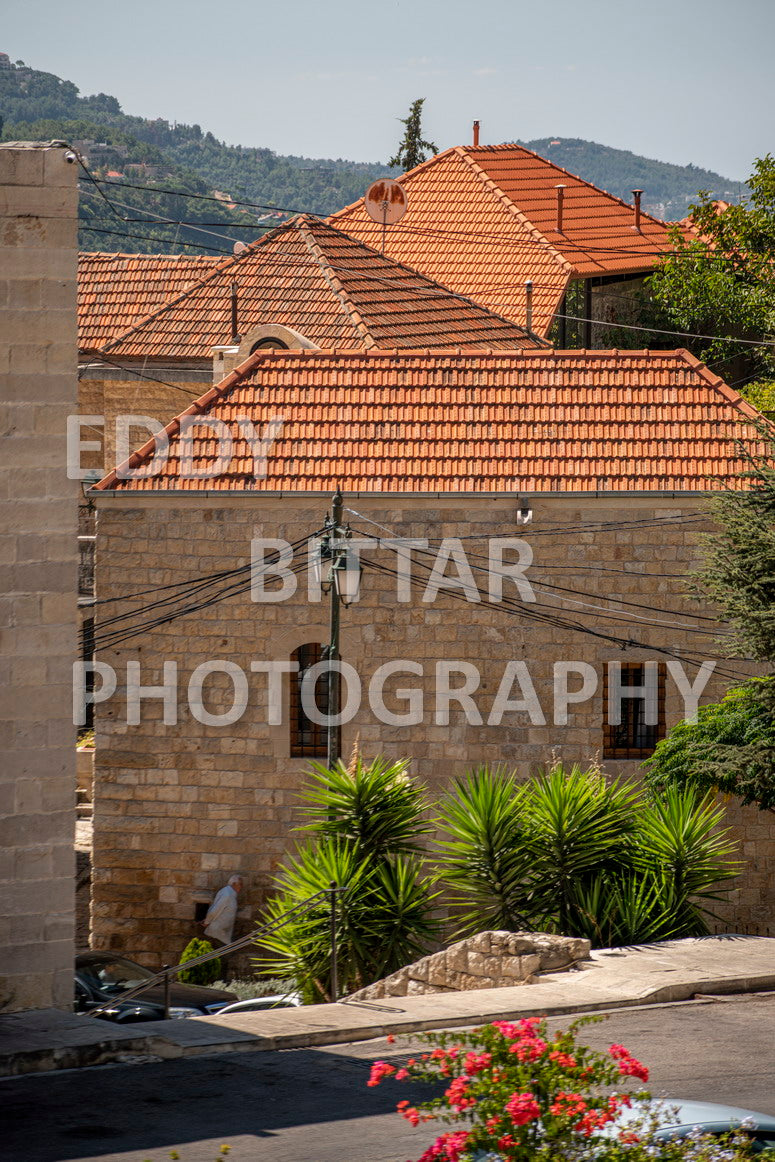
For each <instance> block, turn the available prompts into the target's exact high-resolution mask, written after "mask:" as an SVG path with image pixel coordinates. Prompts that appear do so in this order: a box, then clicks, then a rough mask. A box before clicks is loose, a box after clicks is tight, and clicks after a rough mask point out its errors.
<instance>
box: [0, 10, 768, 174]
mask: <svg viewBox="0 0 775 1162" xmlns="http://www.w3.org/2000/svg"><path fill="white" fill-rule="evenodd" d="M0 51H5V52H8V53H9V54H10V56H11V58H12V59H13V60H17V59H22V60H24V61H25V62H26V63H27V64H29V65H32V66H33V67H34V68H38V69H45V70H47V71H49V72H53V73H56V74H57V75H59V76H61V77H65V78H66V79H68V80H71V81H73V82H74V83H75V84H76V85H78V87H79V89H80V90H81V92H82V93H83V94H84V95H86V94H90V93H94V92H99V91H102V92H107V93H111V94H113V95H114V96H116V97H118V99H119V101H120V102H121V104H122V106H123V108H124V110H125V111H126V112H128V113H135V114H140V115H142V116H146V117H159V116H161V117H166V118H167V119H168V120H170V121H173V120H178V121H186V122H199V124H200V125H201V126H202V128H203V129H209V130H211V131H212V132H213V133H214V134H215V135H216V137H218V138H221V139H223V140H226V141H228V142H230V143H241V144H242V145H261V146H268V147H269V148H271V149H274V150H276V151H277V152H278V153H295V154H303V155H306V156H311V157H346V158H353V159H355V160H359V161H385V160H386V159H387V158H388V156H389V155H390V154H391V152H392V151H393V150H394V147H395V145H396V144H397V141H398V138H399V135H400V130H401V127H400V126H399V124H398V121H397V120H396V119H397V118H398V117H400V116H405V115H406V111H407V109H408V106H409V103H410V101H412V100H413V99H414V98H416V97H425V98H426V103H425V121H424V127H425V129H426V135H427V136H429V137H430V138H431V140H433V141H435V142H436V144H437V145H438V146H439V148H445V147H447V146H449V145H454V144H460V143H467V142H468V141H469V140H470V136H471V128H470V127H471V122H472V120H473V119H474V118H479V120H480V121H481V123H482V141H483V142H488V143H489V142H499V141H509V140H513V139H514V138H522V139H530V138H534V137H546V136H548V135H550V134H552V135H556V136H558V137H585V138H589V139H590V140H593V141H599V142H602V143H603V144H605V145H612V146H616V147H618V148H621V149H631V150H633V151H634V152H635V153H642V154H645V155H646V156H648V157H654V158H659V159H660V160H663V161H673V162H677V163H679V164H682V165H685V164H687V163H689V162H693V163H694V164H695V165H700V166H703V167H707V168H709V169H714V170H717V171H719V172H720V173H722V174H724V175H725V176H727V177H731V178H734V179H741V178H745V177H746V176H747V175H748V173H749V172H750V166H751V162H752V160H753V158H754V157H757V156H761V155H763V154H765V153H767V152H769V151H773V152H775V132H774V130H775V79H774V76H773V73H774V64H773V62H774V61H775V0H530V2H528V0H381V2H375V0H327V2H326V0H320V2H318V0H286V2H285V3H283V2H282V0H277V2H276V3H273V4H268V3H266V2H265V0H228V2H227V3H220V4H219V3H203V2H202V0H153V2H151V0H121V3H117V2H116V0H2V4H1V5H0Z"/></svg>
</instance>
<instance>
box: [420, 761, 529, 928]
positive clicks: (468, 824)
mask: <svg viewBox="0 0 775 1162" xmlns="http://www.w3.org/2000/svg"><path fill="white" fill-rule="evenodd" d="M437 824H438V826H440V827H441V828H442V829H443V830H444V831H445V832H446V834H447V836H448V838H446V839H443V840H442V841H441V842H440V844H439V855H438V856H437V861H438V864H439V868H440V872H441V875H442V877H443V879H444V880H445V882H446V883H447V884H449V885H450V887H451V889H452V892H451V897H452V902H453V903H454V904H456V905H458V906H461V907H463V908H465V909H466V911H465V912H463V914H462V915H461V917H460V922H459V923H460V926H459V929H458V931H457V933H456V936H458V937H459V936H465V935H471V934H472V933H475V932H481V931H482V930H483V929H486V928H495V929H497V928H506V929H512V930H514V929H519V928H521V929H529V928H530V927H531V926H532V925H531V920H530V918H529V916H528V914H527V912H526V911H525V906H526V901H527V892H526V888H525V885H526V882H527V881H528V879H529V875H530V861H529V859H528V858H527V856H526V852H525V844H524V836H523V833H522V825H521V822H520V789H519V787H518V785H517V782H516V778H515V776H514V774H513V773H511V772H509V771H507V770H506V769H505V767H502V766H496V767H488V766H486V765H485V766H480V767H477V768H476V770H473V771H469V772H468V774H466V775H464V776H463V777H462V778H459V779H457V780H456V781H455V783H454V784H453V787H452V789H451V790H450V791H449V792H448V793H447V795H446V796H445V797H444V798H443V799H442V802H441V810H440V813H439V816H438V819H437Z"/></svg>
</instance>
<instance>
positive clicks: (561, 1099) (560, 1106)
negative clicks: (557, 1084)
mask: <svg viewBox="0 0 775 1162" xmlns="http://www.w3.org/2000/svg"><path fill="white" fill-rule="evenodd" d="M586 1108H587V1103H586V1100H585V1099H584V1098H583V1097H582V1096H581V1094H580V1093H566V1092H565V1091H564V1090H562V1089H561V1090H560V1091H559V1092H558V1094H557V1096H556V1097H555V1099H554V1101H553V1102H552V1104H551V1105H550V1106H549V1113H551V1114H554V1116H555V1117H556V1118H575V1117H576V1115H577V1114H583V1113H584V1111H585V1110H586Z"/></svg>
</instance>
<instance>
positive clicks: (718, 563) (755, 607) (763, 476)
mask: <svg viewBox="0 0 775 1162" xmlns="http://www.w3.org/2000/svg"><path fill="white" fill-rule="evenodd" d="M760 437H761V438H760V441H759V445H760V446H759V448H758V449H753V450H752V449H743V451H744V453H745V455H746V458H747V461H748V467H747V468H746V470H745V471H744V472H743V473H742V474H741V476H740V478H739V480H738V483H739V485H741V487H739V488H736V489H735V488H730V489H727V490H726V491H724V492H722V493H720V494H718V495H717V496H715V497H714V499H713V500H712V502H711V511H712V514H713V517H714V519H715V522H716V525H717V526H718V532H715V533H712V534H709V535H708V536H707V537H705V540H704V548H705V561H704V564H703V565H702V567H701V568H700V569H699V570H698V573H697V580H698V582H699V584H700V586H701V588H702V589H703V590H704V591H705V593H706V594H707V595H708V596H709V597H711V598H712V600H713V601H714V602H715V603H716V604H717V605H718V606H719V607H720V609H721V611H722V613H723V614H724V615H725V617H726V618H727V620H728V621H729V623H730V626H731V630H732V633H731V637H730V638H729V640H728V641H727V643H726V645H727V649H728V652H730V653H735V652H739V653H742V654H743V655H744V656H747V657H750V658H753V659H754V661H757V662H766V663H768V664H769V665H770V666H772V665H773V663H775V432H774V431H773V429H772V428H771V427H769V426H767V425H762V426H761V427H760Z"/></svg>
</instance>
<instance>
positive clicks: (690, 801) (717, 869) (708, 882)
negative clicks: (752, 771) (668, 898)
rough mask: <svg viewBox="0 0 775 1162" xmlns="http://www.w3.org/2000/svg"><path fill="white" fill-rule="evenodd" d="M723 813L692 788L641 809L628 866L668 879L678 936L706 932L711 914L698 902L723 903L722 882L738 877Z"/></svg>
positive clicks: (672, 789) (669, 792)
mask: <svg viewBox="0 0 775 1162" xmlns="http://www.w3.org/2000/svg"><path fill="white" fill-rule="evenodd" d="M723 818H724V809H723V807H721V806H719V805H714V804H713V802H712V800H711V799H710V798H709V797H704V796H702V795H699V794H698V793H697V791H696V790H694V789H693V788H692V787H677V786H669V787H666V788H665V789H664V790H663V791H662V792H661V793H660V794H657V795H654V796H653V798H652V799H651V800H650V801H647V802H645V803H644V806H643V810H642V811H641V813H640V816H639V820H638V832H637V836H636V842H635V845H634V848H633V862H634V865H635V867H636V868H637V869H638V870H639V871H644V872H648V871H649V870H651V869H659V871H660V872H661V873H662V874H663V875H665V876H666V877H668V878H669V880H670V882H671V884H672V885H673V889H674V892H675V908H676V918H677V920H678V921H679V927H680V929H681V931H680V935H682V936H699V935H703V934H705V933H706V932H707V931H708V926H707V921H706V920H705V916H711V917H712V916H713V912H712V911H710V910H709V909H708V908H706V907H705V906H704V904H703V903H702V901H713V900H722V899H723V898H724V893H725V891H727V890H728V889H726V888H724V887H722V886H721V885H722V884H724V883H725V882H726V881H728V880H731V879H734V878H735V877H736V876H737V875H739V873H740V868H741V867H742V864H741V863H740V862H739V861H737V860H735V859H734V855H735V851H736V845H735V842H734V840H732V839H730V836H729V828H727V827H722V826H721V824H722V822H723Z"/></svg>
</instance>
